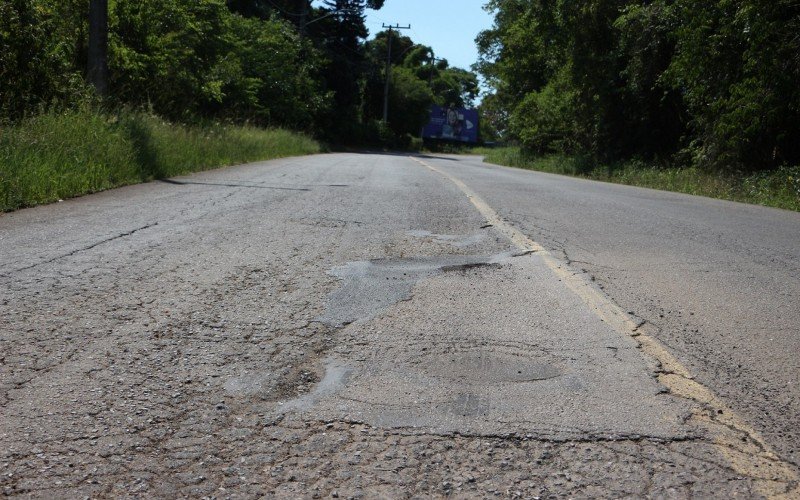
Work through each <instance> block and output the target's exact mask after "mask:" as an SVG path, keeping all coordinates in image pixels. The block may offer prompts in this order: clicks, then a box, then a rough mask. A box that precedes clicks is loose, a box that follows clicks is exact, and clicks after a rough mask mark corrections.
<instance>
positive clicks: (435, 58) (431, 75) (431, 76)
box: [428, 49, 444, 88]
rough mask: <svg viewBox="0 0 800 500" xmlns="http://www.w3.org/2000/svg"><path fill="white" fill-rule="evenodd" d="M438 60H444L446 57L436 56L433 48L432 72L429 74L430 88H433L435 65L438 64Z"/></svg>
mask: <svg viewBox="0 0 800 500" xmlns="http://www.w3.org/2000/svg"><path fill="white" fill-rule="evenodd" d="M436 61H444V59H442V58H440V57H436V56H434V55H433V49H431V72H430V74H429V75H428V86H429V87H430V88H433V70H434V65H435V64H436Z"/></svg>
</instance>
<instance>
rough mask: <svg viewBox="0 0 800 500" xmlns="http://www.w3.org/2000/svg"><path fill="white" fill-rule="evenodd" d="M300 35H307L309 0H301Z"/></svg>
mask: <svg viewBox="0 0 800 500" xmlns="http://www.w3.org/2000/svg"><path fill="white" fill-rule="evenodd" d="M299 7H300V35H301V36H306V26H307V25H308V0H300V5H299Z"/></svg>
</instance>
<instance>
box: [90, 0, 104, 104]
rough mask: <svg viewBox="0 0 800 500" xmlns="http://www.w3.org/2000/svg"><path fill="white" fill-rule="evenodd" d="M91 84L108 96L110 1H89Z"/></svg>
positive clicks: (101, 93)
mask: <svg viewBox="0 0 800 500" xmlns="http://www.w3.org/2000/svg"><path fill="white" fill-rule="evenodd" d="M88 63H89V64H88V72H87V76H88V79H89V83H91V84H92V85H93V86H94V89H95V91H96V92H97V94H98V95H99V96H101V97H106V96H108V0H89V60H88Z"/></svg>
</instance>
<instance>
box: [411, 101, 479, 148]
mask: <svg viewBox="0 0 800 500" xmlns="http://www.w3.org/2000/svg"><path fill="white" fill-rule="evenodd" d="M422 138H423V139H441V140H446V141H459V142H472V143H477V142H478V110H476V109H465V108H451V107H442V106H431V118H430V120H429V121H428V124H427V125H425V128H423V129H422Z"/></svg>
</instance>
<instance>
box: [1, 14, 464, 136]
mask: <svg viewBox="0 0 800 500" xmlns="http://www.w3.org/2000/svg"><path fill="white" fill-rule="evenodd" d="M382 4H383V0H326V1H324V2H321V3H319V4H318V5H317V4H315V5H312V2H311V1H310V0H268V1H266V0H136V1H134V0H110V1H109V58H108V64H109V70H110V82H109V88H110V90H109V96H108V97H107V98H106V99H105V100H104V101H102V102H100V100H99V99H97V98H96V97H94V95H93V92H92V91H91V89H90V88H89V87H88V85H87V84H86V83H85V81H84V76H85V74H86V72H87V47H88V32H89V29H88V2H86V1H85V0H58V1H56V0H0V122H5V123H13V122H16V121H18V120H20V119H22V118H24V117H26V116H32V115H36V114H38V113H41V112H44V111H48V110H50V111H59V110H64V109H74V108H76V107H79V106H81V105H84V104H87V103H90V104H102V105H103V107H104V109H118V108H121V107H126V108H132V109H141V110H145V111H147V112H149V113H153V114H156V115H158V116H162V117H165V118H167V119H169V120H171V121H176V122H182V123H195V122H202V121H206V120H209V119H210V120H216V121H222V122H227V123H239V124H253V125H257V126H279V127H286V128H290V129H294V130H302V131H306V132H311V133H314V134H315V135H317V136H318V137H321V138H323V139H326V140H329V141H332V142H341V143H348V142H349V143H356V144H358V143H362V144H363V143H369V142H375V143H381V142H384V143H388V144H394V143H399V142H402V141H399V142H398V140H399V139H400V138H404V140H405V141H407V140H408V138H406V135H407V134H414V135H416V134H417V133H418V132H419V128H420V127H421V125H422V122H423V121H424V120H425V117H426V112H427V109H428V108H429V106H430V104H431V103H433V102H440V103H444V102H448V103H451V102H452V103H458V104H465V103H469V102H471V101H472V100H473V99H474V98H475V97H476V95H477V77H476V76H475V74H473V73H471V72H468V71H466V70H463V69H458V68H450V67H449V66H448V64H447V62H446V61H442V60H438V62H436V61H434V60H433V59H432V50H431V49H430V48H429V47H423V46H418V45H416V44H414V43H413V42H412V41H411V39H409V38H407V37H403V36H400V35H399V34H398V33H397V32H388V31H386V32H383V33H378V35H377V36H376V37H375V39H373V40H370V41H367V37H368V31H367V28H366V25H365V23H364V21H365V16H364V14H365V9H366V8H374V9H377V8H380V7H381V6H382ZM389 36H392V42H393V47H392V70H391V81H392V86H391V88H390V94H389V104H390V113H389V120H388V126H383V125H382V124H380V123H379V122H380V121H381V119H382V117H383V112H382V110H383V96H384V82H385V80H386V78H387V74H386V73H387V72H386V67H385V62H386V57H387V54H386V50H387V45H388V43H387V41H388V37H389ZM434 62H436V64H434Z"/></svg>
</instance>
